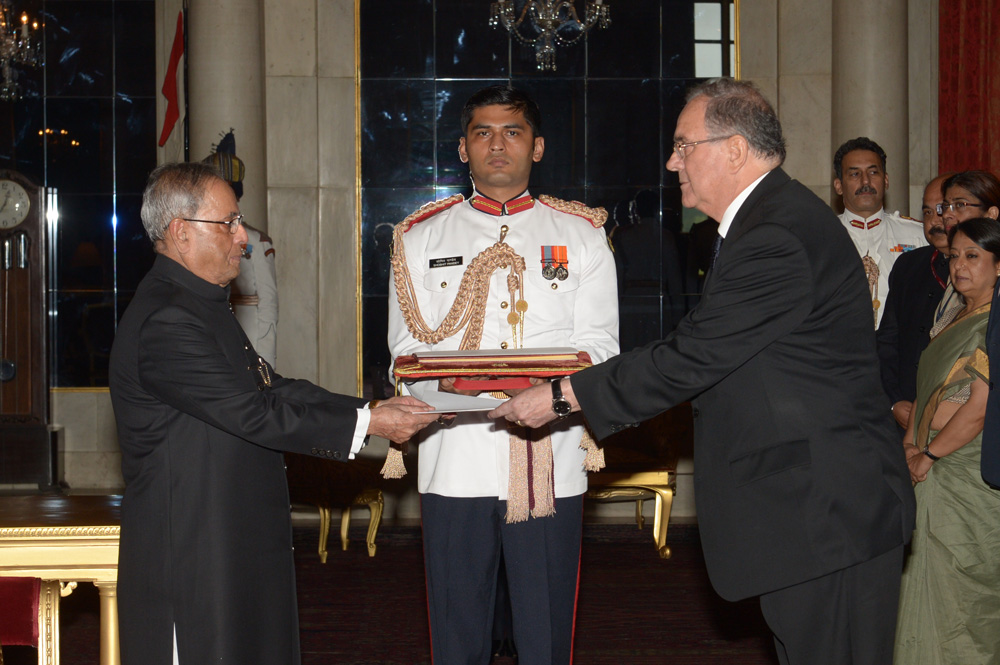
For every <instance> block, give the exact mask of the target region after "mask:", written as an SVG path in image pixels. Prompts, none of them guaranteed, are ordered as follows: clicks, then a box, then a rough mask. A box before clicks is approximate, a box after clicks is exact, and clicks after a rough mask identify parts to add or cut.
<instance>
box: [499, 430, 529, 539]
mask: <svg viewBox="0 0 1000 665" xmlns="http://www.w3.org/2000/svg"><path fill="white" fill-rule="evenodd" d="M501 422H502V421H501ZM507 431H508V435H509V438H510V472H509V475H508V479H509V480H508V482H507V517H506V519H507V524H514V523H516V522H524V521H525V520H527V519H528V441H527V440H526V438H525V435H526V434H527V431H526V430H525V429H524V428H523V427H518V426H516V425H513V424H511V423H507Z"/></svg>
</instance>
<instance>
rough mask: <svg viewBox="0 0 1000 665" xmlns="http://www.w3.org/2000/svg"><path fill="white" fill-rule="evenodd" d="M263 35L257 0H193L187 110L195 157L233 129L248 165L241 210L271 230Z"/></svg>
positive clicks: (206, 152)
mask: <svg viewBox="0 0 1000 665" xmlns="http://www.w3.org/2000/svg"><path fill="white" fill-rule="evenodd" d="M263 43H264V37H263V32H262V30H261V8H260V5H259V2H258V0H191V2H190V5H189V8H188V59H189V60H188V112H189V114H190V116H189V118H190V121H189V125H190V133H191V142H190V146H191V160H192V161H197V160H201V159H203V158H205V157H207V156H208V155H209V154H210V153H211V152H212V144H213V143H218V142H219V139H221V138H222V136H221V133H224V132H227V131H229V129H230V128H232V129H233V130H234V132H235V136H236V155H237V156H238V157H239V158H240V159H242V160H243V163H244V164H245V165H246V177H245V178H244V180H243V198H242V199H241V200H240V209H241V211H242V212H243V214H244V215H246V218H247V222H248V223H249V224H251V225H252V226H254V227H256V228H258V229H260V230H262V231H266V230H267V158H266V140H265V126H264V65H263V55H262V54H263V51H264V48H263Z"/></svg>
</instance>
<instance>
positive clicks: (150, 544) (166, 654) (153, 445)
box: [110, 164, 435, 665]
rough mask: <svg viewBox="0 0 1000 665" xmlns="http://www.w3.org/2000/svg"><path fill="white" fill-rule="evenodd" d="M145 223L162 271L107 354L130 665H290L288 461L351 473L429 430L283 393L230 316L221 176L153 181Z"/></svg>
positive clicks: (233, 233) (408, 408) (329, 398)
mask: <svg viewBox="0 0 1000 665" xmlns="http://www.w3.org/2000/svg"><path fill="white" fill-rule="evenodd" d="M142 221H143V226H144V227H145V229H146V232H147V234H148V235H149V237H150V239H151V240H152V241H153V245H154V250H155V251H156V253H157V257H156V261H155V263H154V264H153V268H152V269H151V270H150V271H149V273H148V274H147V275H146V277H145V278H144V279H143V280H142V283H141V284H140V285H139V288H138V289H137V291H136V294H135V297H134V298H133V299H132V302H131V304H130V305H129V307H128V309H127V310H126V311H125V315H124V316H123V317H122V321H121V323H120V324H119V326H118V331H117V334H116V337H115V342H114V346H113V348H112V351H111V377H110V378H111V381H110V383H111V402H112V405H113V406H114V411H115V419H116V420H117V421H118V442H119V444H120V446H121V450H122V470H123V473H124V476H125V496H124V498H123V499H122V526H121V551H120V556H119V563H118V607H119V616H120V622H119V623H120V629H121V650H122V663H124V665H170V663H171V662H173V663H180V665H201V664H203V663H240V665H253V664H255V663H259V664H260V665H274V664H276V663H282V664H287V665H295V664H297V663H298V662H299V633H298V610H297V607H296V601H295V570H294V565H293V561H292V542H291V519H290V515H289V503H288V487H287V485H286V482H285V469H284V461H283V457H282V451H290V452H296V453H302V454H305V455H311V456H312V457H315V458H317V459H335V460H341V461H347V460H348V459H349V458H353V457H354V454H355V453H357V452H358V450H360V449H361V447H362V446H363V445H364V442H365V440H366V437H367V435H368V434H376V435H379V436H383V437H386V438H388V439H391V440H394V441H405V440H406V439H408V438H409V437H410V436H411V435H412V434H413V433H415V432H416V431H417V430H418V429H420V428H421V427H423V426H424V425H426V424H427V423H429V422H430V421H432V420H433V419H434V418H435V416H433V415H428V414H419V413H415V412H417V411H421V410H426V408H427V405H426V404H424V403H423V402H420V401H419V400H416V399H414V398H412V397H403V398H395V399H392V400H387V401H386V402H383V403H381V404H378V405H366V404H365V402H364V400H362V399H359V398H356V397H348V396H345V395H335V394H333V393H330V392H328V391H326V390H324V389H322V388H320V387H318V386H315V385H313V384H311V383H309V382H308V381H297V380H294V379H286V378H284V377H282V376H279V375H278V374H277V373H276V372H275V371H274V369H273V368H272V367H271V366H270V365H269V364H268V363H267V362H266V361H265V360H264V359H262V358H261V357H260V356H259V355H258V354H257V353H256V352H255V351H254V349H253V346H252V345H251V344H250V342H249V340H248V339H247V336H246V335H245V334H244V333H243V330H242V329H241V328H240V324H239V322H237V320H236V317H235V316H234V315H233V313H232V311H231V310H230V308H229V287H228V284H229V282H231V281H232V279H233V278H234V277H236V275H237V274H238V273H239V270H240V255H241V254H242V249H243V248H242V245H243V244H245V243H246V241H247V235H246V231H245V230H244V229H243V226H242V222H243V216H242V215H241V214H240V209H239V206H238V205H237V203H236V196H235V195H234V194H233V190H232V189H231V188H230V187H229V185H228V184H227V183H226V181H225V180H223V179H222V178H221V177H220V176H219V174H218V172H217V171H215V170H214V169H213V168H212V167H211V166H209V165H206V164H166V165H164V166H161V167H159V168H157V169H156V170H155V171H153V173H152V174H151V175H150V177H149V183H148V184H147V186H146V191H145V193H144V194H143V202H142ZM369 406H374V407H377V408H370V409H369V408H368V407H369Z"/></svg>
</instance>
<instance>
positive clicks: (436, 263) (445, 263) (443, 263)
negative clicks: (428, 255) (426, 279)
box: [430, 256, 462, 268]
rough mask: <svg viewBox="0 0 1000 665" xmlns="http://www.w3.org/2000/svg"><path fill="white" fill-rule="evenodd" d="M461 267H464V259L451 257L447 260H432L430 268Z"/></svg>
mask: <svg viewBox="0 0 1000 665" xmlns="http://www.w3.org/2000/svg"><path fill="white" fill-rule="evenodd" d="M460 265H462V257H461V256H449V257H448V258H446V259H431V260H430V267H431V268H451V267H453V266H460Z"/></svg>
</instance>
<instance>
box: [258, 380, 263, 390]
mask: <svg viewBox="0 0 1000 665" xmlns="http://www.w3.org/2000/svg"><path fill="white" fill-rule="evenodd" d="M257 390H264V384H263V383H261V382H260V381H258V382H257Z"/></svg>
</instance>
